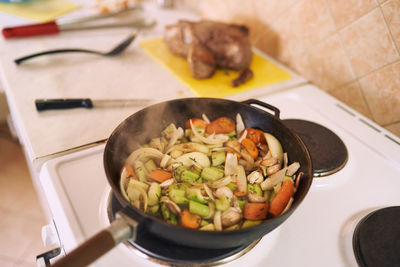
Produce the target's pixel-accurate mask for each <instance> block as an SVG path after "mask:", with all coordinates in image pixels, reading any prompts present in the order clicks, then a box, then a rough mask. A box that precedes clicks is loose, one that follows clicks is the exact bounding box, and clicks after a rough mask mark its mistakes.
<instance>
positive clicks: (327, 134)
mask: <svg viewBox="0 0 400 267" xmlns="http://www.w3.org/2000/svg"><path fill="white" fill-rule="evenodd" d="M282 122H283V123H284V124H285V125H286V126H287V127H289V128H290V129H291V130H292V131H294V132H295V133H296V134H297V135H298V136H299V137H300V138H301V140H302V141H303V142H304V144H305V145H306V147H307V149H308V151H309V152H310V156H311V161H312V164H313V169H314V177H322V176H327V175H330V174H333V173H335V172H337V171H339V170H340V169H342V168H343V167H344V165H345V164H346V162H347V158H348V153H347V149H346V146H345V145H344V143H343V141H342V140H341V139H340V138H339V136H337V135H336V134H335V133H334V132H332V131H331V130H329V129H328V128H326V127H324V126H322V125H320V124H317V123H315V122H311V121H306V120H299V119H287V120H282ZM289 160H290V159H289Z"/></svg>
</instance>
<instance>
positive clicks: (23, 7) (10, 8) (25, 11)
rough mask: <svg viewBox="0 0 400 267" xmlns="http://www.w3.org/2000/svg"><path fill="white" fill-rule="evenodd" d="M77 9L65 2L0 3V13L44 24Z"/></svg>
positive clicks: (39, 0)
mask: <svg viewBox="0 0 400 267" xmlns="http://www.w3.org/2000/svg"><path fill="white" fill-rule="evenodd" d="M78 7H80V5H78V4H76V3H74V2H70V1H65V0H32V1H28V2H20V3H0V12H5V13H9V14H12V15H15V16H19V17H24V18H27V19H32V20H34V21H36V22H46V21H50V20H54V19H56V18H57V17H59V16H61V15H63V14H65V13H68V12H71V11H73V10H75V9H77V8H78ZM3 26H4V25H3Z"/></svg>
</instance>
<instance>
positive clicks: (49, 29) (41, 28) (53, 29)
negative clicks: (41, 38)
mask: <svg viewBox="0 0 400 267" xmlns="http://www.w3.org/2000/svg"><path fill="white" fill-rule="evenodd" d="M59 32H60V28H59V27H58V25H57V24H56V22H55V21H51V22H46V23H40V24H30V25H24V26H16V27H8V28H4V29H3V30H2V33H3V36H4V38H6V39H9V38H15V37H27V36H35V35H44V34H56V33H59Z"/></svg>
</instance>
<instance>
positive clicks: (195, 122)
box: [185, 118, 207, 129]
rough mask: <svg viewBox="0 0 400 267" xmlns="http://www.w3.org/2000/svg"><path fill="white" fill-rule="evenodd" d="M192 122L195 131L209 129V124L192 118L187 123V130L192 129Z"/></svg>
mask: <svg viewBox="0 0 400 267" xmlns="http://www.w3.org/2000/svg"><path fill="white" fill-rule="evenodd" d="M190 120H192V124H193V127H194V128H195V129H200V128H201V129H205V128H206V127H207V122H205V121H204V120H202V119H199V118H191V119H189V120H187V121H186V122H185V128H186V129H190V128H191V127H190Z"/></svg>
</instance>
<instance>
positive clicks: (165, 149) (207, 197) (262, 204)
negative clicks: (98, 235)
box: [120, 114, 302, 231]
mask: <svg viewBox="0 0 400 267" xmlns="http://www.w3.org/2000/svg"><path fill="white" fill-rule="evenodd" d="M182 126H183V127H184V128H185V129H183V128H182V127H179V126H178V125H174V124H170V125H169V126H168V127H167V128H166V129H164V130H163V131H162V133H160V135H159V137H157V138H153V139H151V140H150V142H149V143H147V144H144V145H143V146H142V147H141V148H139V149H137V150H135V151H133V152H132V153H131V154H130V155H129V157H128V158H127V159H126V162H125V165H124V167H123V168H122V170H121V180H120V187H121V192H122V194H123V196H124V197H125V198H126V199H127V200H128V201H129V202H130V203H131V204H132V205H133V206H135V207H136V208H138V209H140V210H142V211H144V212H145V213H147V214H151V215H154V216H156V217H159V218H161V219H162V220H165V221H166V222H168V223H171V224H176V225H180V226H183V227H186V228H191V229H199V230H207V231H223V230H224V231H225V230H227V231H229V230H237V229H242V228H246V227H251V226H254V225H258V224H260V223H262V221H263V220H264V219H268V218H271V217H275V216H279V215H280V214H282V213H284V212H285V211H286V210H287V209H288V208H289V207H290V205H291V203H292V202H293V199H294V194H295V192H296V190H297V188H298V186H299V182H300V179H301V176H302V173H301V172H300V173H298V169H299V168H300V164H299V163H298V162H293V163H290V164H289V160H288V158H289V159H290V155H287V154H286V153H284V151H283V149H282V146H281V144H280V142H279V140H278V139H277V138H275V137H274V136H273V135H271V134H269V133H267V132H263V131H262V130H259V129H255V128H245V126H244V123H243V121H242V118H241V116H240V114H237V116H236V122H235V121H233V120H232V119H230V118H227V117H219V118H217V119H215V120H213V121H211V122H210V121H209V120H208V118H207V117H206V116H205V115H203V116H202V118H191V119H188V120H187V121H186V123H185V125H182Z"/></svg>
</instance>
